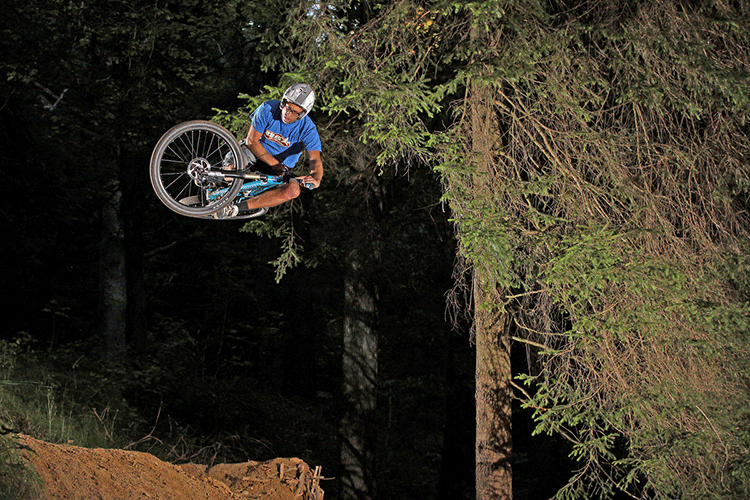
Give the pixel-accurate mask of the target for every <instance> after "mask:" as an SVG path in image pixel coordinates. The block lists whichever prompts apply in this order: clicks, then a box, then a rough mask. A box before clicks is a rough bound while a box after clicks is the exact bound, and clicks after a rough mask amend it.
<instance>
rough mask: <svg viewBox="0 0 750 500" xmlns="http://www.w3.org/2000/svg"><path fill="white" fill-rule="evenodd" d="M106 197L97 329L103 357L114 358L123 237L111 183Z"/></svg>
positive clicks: (121, 304)
mask: <svg viewBox="0 0 750 500" xmlns="http://www.w3.org/2000/svg"><path fill="white" fill-rule="evenodd" d="M110 193H111V194H110V197H109V199H108V200H107V201H106V203H105V204H104V206H103V207H102V218H101V223H102V227H101V239H100V243H99V273H100V274H99V288H100V291H99V325H100V326H99V329H100V335H101V338H102V340H103V355H104V357H105V358H107V359H117V358H119V357H120V356H121V355H122V354H123V353H124V351H125V345H126V344H125V342H126V339H125V324H126V317H127V316H126V314H127V280H126V277H125V235H124V230H123V224H122V220H121V217H120V213H121V211H120V209H121V203H122V192H121V191H120V187H119V184H117V183H115V182H113V183H112V186H111V191H110Z"/></svg>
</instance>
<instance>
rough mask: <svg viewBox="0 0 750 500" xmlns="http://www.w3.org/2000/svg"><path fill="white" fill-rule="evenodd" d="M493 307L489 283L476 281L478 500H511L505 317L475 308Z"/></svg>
mask: <svg viewBox="0 0 750 500" xmlns="http://www.w3.org/2000/svg"><path fill="white" fill-rule="evenodd" d="M496 301H497V293H496V292H495V289H494V283H493V282H489V283H487V282H485V281H484V280H483V279H482V277H481V276H475V278H474V303H475V305H476V306H477V310H476V312H475V314H474V322H475V330H476V348H477V360H476V417H477V436H476V489H477V493H476V498H477V500H510V499H511V498H513V489H512V487H513V484H512V478H513V476H512V471H511V465H510V453H511V387H510V380H511V376H512V373H511V367H510V336H509V334H508V315H507V313H505V312H502V311H501V310H499V308H498V307H492V308H489V307H487V308H484V307H479V306H480V305H481V304H493V305H494V304H496V303H497V302H496Z"/></svg>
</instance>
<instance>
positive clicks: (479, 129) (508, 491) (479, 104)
mask: <svg viewBox="0 0 750 500" xmlns="http://www.w3.org/2000/svg"><path fill="white" fill-rule="evenodd" d="M473 36H483V34H480V35H476V33H473ZM468 99H469V102H468V107H469V110H470V120H471V121H470V127H471V130H470V131H469V133H470V137H471V138H472V143H471V150H472V151H471V153H472V155H471V161H472V163H473V164H474V166H475V167H476V168H475V174H474V180H473V183H474V190H473V193H474V196H476V197H477V198H478V201H480V202H481V203H479V204H478V205H477V206H482V204H485V206H491V205H493V204H494V203H495V202H494V201H493V191H494V185H495V182H501V181H502V179H501V178H500V177H499V176H498V175H497V173H496V171H495V164H494V155H495V151H496V148H497V147H498V144H497V142H498V140H499V139H498V138H499V136H500V134H499V126H498V121H497V115H496V114H495V110H494V102H495V100H494V94H493V88H492V84H491V83H490V82H487V81H477V82H475V83H473V84H472V85H471V87H470V94H469V96H468ZM479 264H480V265H478V266H477V267H476V268H475V271H474V284H473V287H474V290H473V294H474V297H473V298H474V330H475V335H476V339H475V341H476V350H477V351H476V417H477V421H476V425H477V435H476V457H475V460H476V498H477V500H499V499H502V500H510V499H512V498H513V488H512V486H513V481H512V478H513V476H512V471H511V465H510V453H511V398H510V396H511V392H510V381H511V377H512V372H511V367H510V337H509V333H508V319H507V315H506V314H505V313H503V312H501V311H500V310H499V306H498V304H500V303H501V302H502V301H501V300H500V297H499V294H498V293H497V290H496V286H497V285H496V282H495V279H494V278H493V277H492V276H488V275H485V271H484V270H483V268H482V266H481V263H479ZM487 273H489V272H487Z"/></svg>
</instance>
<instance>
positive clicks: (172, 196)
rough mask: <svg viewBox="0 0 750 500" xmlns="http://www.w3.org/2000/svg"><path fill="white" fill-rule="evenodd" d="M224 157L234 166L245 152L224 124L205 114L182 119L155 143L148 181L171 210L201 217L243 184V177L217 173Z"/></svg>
mask: <svg viewBox="0 0 750 500" xmlns="http://www.w3.org/2000/svg"><path fill="white" fill-rule="evenodd" d="M230 154H231V156H229V155H230ZM225 159H229V161H230V162H231V163H232V164H233V165H234V167H233V168H234V169H236V170H238V171H242V170H243V169H244V168H245V164H244V162H245V156H244V155H243V154H242V151H241V150H240V145H239V144H238V143H237V139H236V138H235V137H234V136H233V135H232V134H231V133H229V131H228V130H226V129H225V128H224V127H222V126H221V125H218V124H216V123H213V122H209V121H203V120H193V121H188V122H184V123H180V124H179V125H176V126H175V127H172V129H170V130H169V131H168V132H167V133H165V134H164V135H163V136H162V137H161V139H159V142H157V143H156V147H155V148H154V152H153V153H152V155H151V164H150V167H149V170H150V174H151V185H152V186H153V188H154V192H155V193H156V196H158V197H159V200H161V202H162V203H164V205H166V206H167V207H168V208H169V209H170V210H173V211H175V212H177V213H178V214H181V215H186V216H188V217H204V216H206V215H209V214H212V213H214V212H217V211H219V210H221V209H222V208H224V207H225V206H227V205H228V204H229V203H231V202H232V201H233V200H234V198H235V196H237V193H238V192H239V191H240V188H241V187H242V183H243V180H242V179H239V178H226V177H224V176H221V175H218V172H219V171H220V170H221V169H222V167H223V166H224V167H226V166H227V165H226V162H225ZM217 193H218V195H217Z"/></svg>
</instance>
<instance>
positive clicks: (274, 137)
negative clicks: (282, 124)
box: [263, 130, 292, 148]
mask: <svg viewBox="0 0 750 500" xmlns="http://www.w3.org/2000/svg"><path fill="white" fill-rule="evenodd" d="M263 135H265V136H266V139H268V140H269V141H273V142H275V143H276V144H280V145H282V146H284V147H285V148H288V147H289V146H291V145H292V143H291V142H289V139H287V138H286V137H284V136H283V135H281V134H277V133H276V132H271V131H270V130H266V132H265V133H264V134H263Z"/></svg>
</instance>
